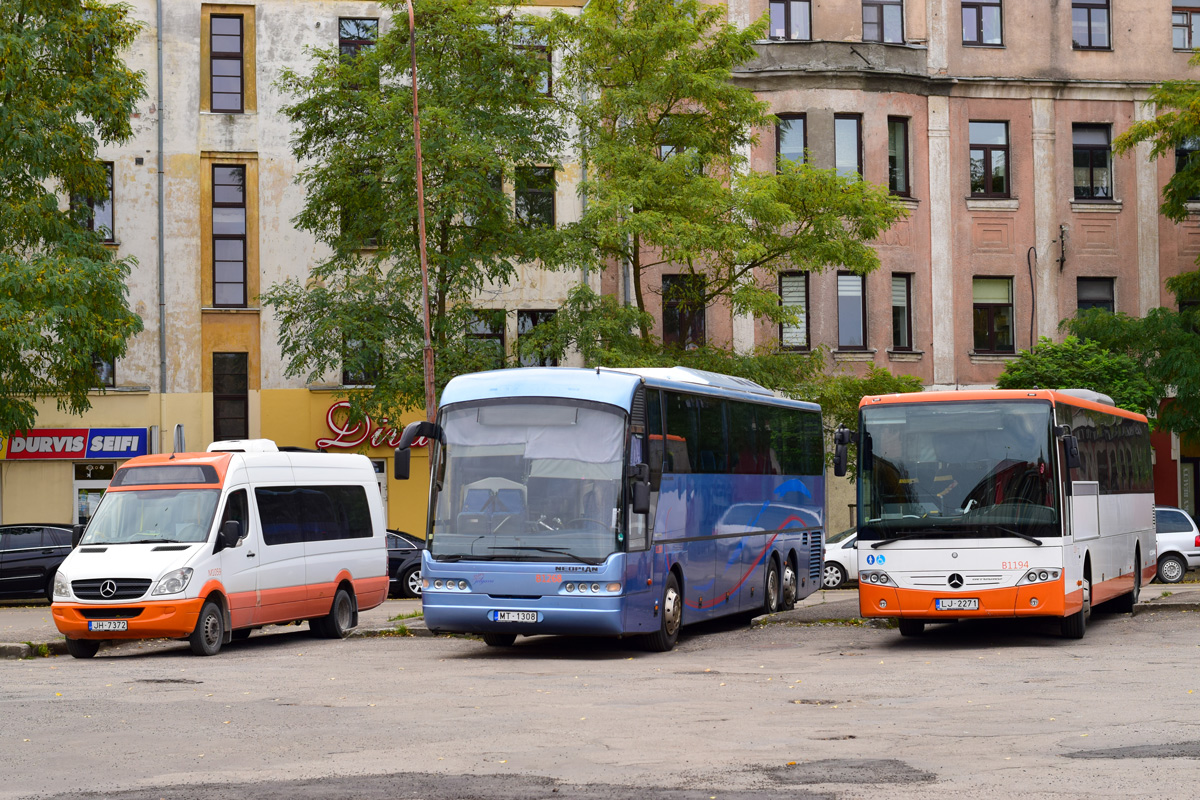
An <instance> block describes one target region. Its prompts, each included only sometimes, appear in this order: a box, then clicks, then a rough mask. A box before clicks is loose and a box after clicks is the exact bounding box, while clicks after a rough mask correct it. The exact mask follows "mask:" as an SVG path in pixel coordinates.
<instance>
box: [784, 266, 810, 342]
mask: <svg viewBox="0 0 1200 800" xmlns="http://www.w3.org/2000/svg"><path fill="white" fill-rule="evenodd" d="M779 302H780V304H781V305H783V306H784V307H786V308H790V309H792V310H794V311H795V312H796V317H797V320H796V324H795V325H788V324H780V326H779V345H780V347H782V348H783V349H784V350H807V349H808V273H807V272H785V273H782V274H781V275H780V276H779Z"/></svg>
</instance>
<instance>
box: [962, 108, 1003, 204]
mask: <svg viewBox="0 0 1200 800" xmlns="http://www.w3.org/2000/svg"><path fill="white" fill-rule="evenodd" d="M968 135H969V137H970V139H971V194H972V195H978V196H982V197H1008V123H1007V122H972V123H970V124H969V125H968Z"/></svg>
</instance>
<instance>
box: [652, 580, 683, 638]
mask: <svg viewBox="0 0 1200 800" xmlns="http://www.w3.org/2000/svg"><path fill="white" fill-rule="evenodd" d="M658 619H659V624H658V630H657V631H655V632H654V633H648V634H646V636H645V638H643V639H642V644H643V645H644V646H645V648H646V649H647V650H649V651H651V652H653V653H665V652H667V651H668V650H670V649H672V648H674V647H675V642H677V641H678V640H679V628H680V627H681V626H682V625H683V592H681V591H679V581H678V580H677V579H676V578H675V573H673V572H672V573H670V574H669V575H667V585H666V588H664V589H663V599H662V608H661V610H660V611H659V614H658Z"/></svg>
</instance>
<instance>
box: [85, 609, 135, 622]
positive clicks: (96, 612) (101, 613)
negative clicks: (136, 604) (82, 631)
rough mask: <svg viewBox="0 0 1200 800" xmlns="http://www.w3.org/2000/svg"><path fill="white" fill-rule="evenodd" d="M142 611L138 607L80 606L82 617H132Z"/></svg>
mask: <svg viewBox="0 0 1200 800" xmlns="http://www.w3.org/2000/svg"><path fill="white" fill-rule="evenodd" d="M141 613H142V609H140V608H81V609H79V615H80V616H81V617H83V618H84V619H133V618H134V617H136V616H139V615H140V614H141Z"/></svg>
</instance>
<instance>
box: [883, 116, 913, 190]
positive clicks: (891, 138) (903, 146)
mask: <svg viewBox="0 0 1200 800" xmlns="http://www.w3.org/2000/svg"><path fill="white" fill-rule="evenodd" d="M888 189H889V190H890V191H891V193H892V194H895V195H900V196H901V197H908V195H909V194H910V188H909V182H908V120H907V119H906V118H904V117H888Z"/></svg>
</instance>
